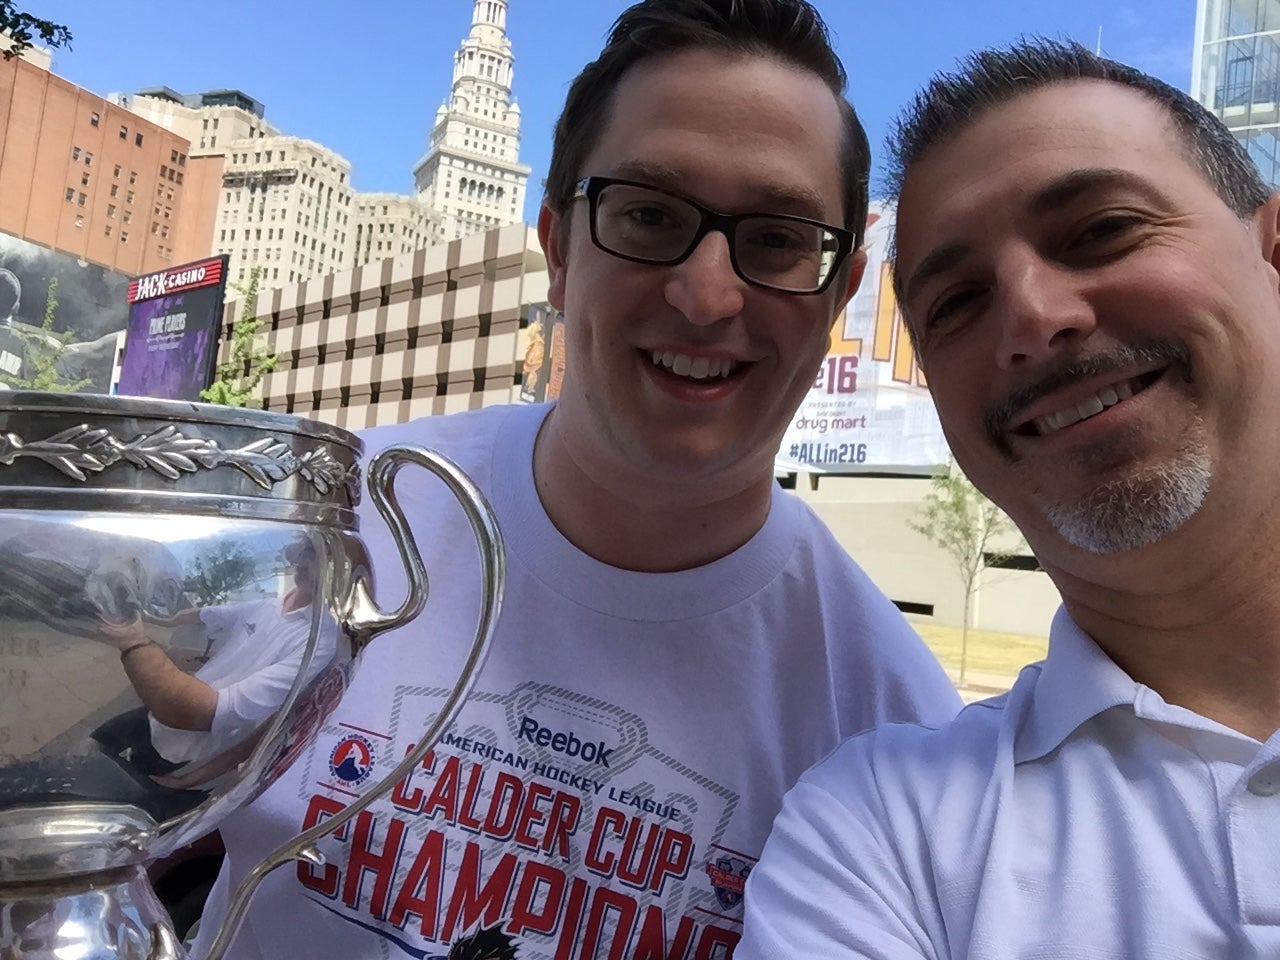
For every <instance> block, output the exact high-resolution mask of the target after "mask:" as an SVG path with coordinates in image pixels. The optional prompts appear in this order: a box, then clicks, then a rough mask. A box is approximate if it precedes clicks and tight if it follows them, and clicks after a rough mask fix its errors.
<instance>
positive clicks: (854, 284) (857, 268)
mask: <svg viewBox="0 0 1280 960" xmlns="http://www.w3.org/2000/svg"><path fill="white" fill-rule="evenodd" d="M866 272H867V251H866V250H864V249H861V248H859V249H857V250H855V251H853V253H851V254H849V280H848V283H847V284H846V285H845V288H844V290H843V291H841V293H840V296H839V299H838V300H837V301H836V312H835V316H837V317H838V316H840V314H841V313H842V312H843V311H844V308H845V307H847V306H848V305H849V301H850V300H852V299H853V295H854V294H855V293H857V292H858V287H860V286H861V285H862V277H863V274H865V273H866Z"/></svg>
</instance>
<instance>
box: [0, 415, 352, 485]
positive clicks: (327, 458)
mask: <svg viewBox="0 0 1280 960" xmlns="http://www.w3.org/2000/svg"><path fill="white" fill-rule="evenodd" d="M24 457H26V458H32V459H36V460H41V461H43V462H45V463H47V464H49V465H50V466H51V467H54V468H55V469H57V470H59V471H61V472H62V473H64V474H66V475H67V476H69V477H71V478H72V479H75V480H80V481H84V480H87V479H88V476H89V474H91V473H101V472H102V471H103V470H105V469H106V468H107V467H110V466H112V465H113V464H115V463H118V462H120V461H121V460H123V461H125V462H127V463H131V464H132V465H133V466H134V467H135V468H137V469H138V470H151V471H154V472H155V473H158V474H159V475H160V476H162V477H165V478H166V479H168V480H178V479H180V478H181V477H182V475H183V474H190V473H196V472H198V471H200V470H212V469H215V468H217V467H223V466H227V467H234V468H235V469H237V470H239V471H240V472H241V473H243V474H244V475H245V476H247V477H248V478H249V479H251V480H252V481H253V482H254V483H256V484H257V485H258V486H260V487H262V488H263V489H264V490H270V489H271V488H272V487H273V486H274V485H275V484H277V483H279V482H281V481H282V480H287V479H288V478H289V477H292V476H294V475H295V474H296V475H297V476H299V477H300V478H302V480H304V481H305V482H307V483H309V484H310V485H311V486H312V487H314V488H315V489H316V491H317V492H319V493H320V494H322V495H324V494H328V493H329V492H330V491H331V490H333V489H335V488H336V487H339V486H342V487H344V488H345V489H346V490H347V492H348V493H349V494H351V495H352V503H354V502H355V501H356V500H357V499H358V497H359V492H360V482H359V469H358V468H357V467H354V466H353V467H351V468H350V469H348V468H346V467H344V466H343V465H342V464H341V463H340V462H339V461H338V460H336V459H335V458H334V457H333V455H332V454H330V453H329V451H327V450H325V449H323V448H318V449H315V450H308V451H307V452H306V453H304V454H303V455H302V456H300V457H299V456H297V455H296V454H294V452H293V451H292V450H291V449H290V448H289V445H288V444H287V443H283V442H281V441H280V440H277V439H276V438H274V437H263V438H262V439H261V440H255V441H254V442H253V443H250V444H248V445H246V446H243V447H240V448H238V449H235V450H224V449H223V448H222V447H220V446H219V445H218V443H217V442H216V441H214V440H206V439H202V438H198V437H187V436H184V435H183V434H182V433H181V432H180V431H179V430H178V428H177V426H175V425H174V424H167V425H166V426H163V427H161V428H160V429H159V430H156V431H154V432H152V433H148V434H140V435H139V436H137V437H134V438H133V439H132V440H130V441H128V442H125V441H123V440H121V439H120V438H119V437H117V436H115V435H113V434H112V433H111V431H110V430H107V429H105V428H102V427H90V426H88V425H87V424H81V425H79V426H76V427H71V428H70V429H67V430H63V431H61V432H59V433H56V434H54V435H53V436H51V437H48V438H46V439H44V440H37V441H33V442H27V441H26V440H24V439H23V438H22V437H20V436H19V435H18V434H16V433H3V434H0V467H7V466H10V465H12V464H13V463H14V462H15V461H17V460H19V459H22V458H24Z"/></svg>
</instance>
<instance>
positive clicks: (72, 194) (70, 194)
mask: <svg viewBox="0 0 1280 960" xmlns="http://www.w3.org/2000/svg"><path fill="white" fill-rule="evenodd" d="M75 198H76V188H75V187H67V203H70V202H71V201H72V200H74V199H75Z"/></svg>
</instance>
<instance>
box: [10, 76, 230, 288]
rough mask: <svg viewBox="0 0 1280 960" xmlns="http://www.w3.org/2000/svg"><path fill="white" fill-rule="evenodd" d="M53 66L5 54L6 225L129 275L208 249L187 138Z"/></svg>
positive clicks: (201, 174) (198, 179) (200, 175)
mask: <svg viewBox="0 0 1280 960" xmlns="http://www.w3.org/2000/svg"><path fill="white" fill-rule="evenodd" d="M48 66H49V59H48V58H47V57H43V58H42V57H39V56H32V57H30V58H27V57H14V58H12V59H9V60H5V59H3V58H0V197H3V198H4V200H3V202H0V231H3V232H5V233H8V234H11V235H13V236H15V237H19V238H21V239H24V240H30V241H32V242H34V243H38V244H41V245H43V246H46V247H50V248H52V249H54V250H61V251H64V252H66V253H71V254H74V255H76V256H77V257H80V258H81V259H83V260H85V261H88V262H91V263H96V264H99V265H101V266H104V267H107V268H109V269H111V270H119V271H121V272H124V273H130V274H140V273H147V272H150V271H154V270H162V269H164V268H165V267H169V266H172V265H173V264H176V263H182V262H183V261H184V260H187V259H194V258H196V257H199V256H202V255H205V254H207V253H208V248H207V245H205V246H202V240H203V238H201V237H199V236H197V234H198V232H199V231H198V229H196V228H194V227H193V226H192V225H193V224H194V223H196V222H197V221H198V220H199V215H198V214H199V212H198V211H197V210H196V209H195V208H196V207H198V206H199V205H200V200H199V198H198V197H197V196H196V195H195V194H198V193H199V189H198V185H199V184H203V183H204V181H205V177H204V170H203V168H201V170H200V171H199V172H198V173H197V172H196V171H195V169H194V167H195V165H194V164H193V162H192V161H191V160H190V159H189V153H190V149H191V147H190V143H189V141H188V140H187V139H186V138H185V137H182V136H180V135H178V134H176V133H173V132H171V131H169V130H167V129H165V128H164V127H161V126H157V125H156V124H154V123H151V122H149V121H147V120H144V119H142V118H141V117H138V116H137V115H135V114H133V113H130V112H129V111H128V110H125V109H123V108H122V107H120V106H118V105H117V104H115V103H113V102H111V101H109V100H107V99H104V98H103V97H100V96H97V95H96V94H93V93H90V92H89V91H88V90H85V89H83V88H81V87H78V86H76V85H75V84H73V83H71V82H70V81H68V80H64V79H62V78H61V77H58V76H56V75H54V74H53V73H50V71H49V69H48ZM193 173H195V174H196V175H195V178H194V181H193V179H192V176H193ZM193 187H197V189H195V190H193ZM206 242H207V241H206Z"/></svg>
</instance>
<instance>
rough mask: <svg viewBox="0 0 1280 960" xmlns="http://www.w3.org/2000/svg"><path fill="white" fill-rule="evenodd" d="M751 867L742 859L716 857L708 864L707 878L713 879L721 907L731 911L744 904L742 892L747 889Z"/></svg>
mask: <svg viewBox="0 0 1280 960" xmlns="http://www.w3.org/2000/svg"><path fill="white" fill-rule="evenodd" d="M751 866H752V865H751V864H749V863H747V861H745V860H743V859H741V858H740V857H716V859H715V860H714V861H713V862H712V863H708V864H707V876H708V877H710V878H711V886H712V887H714V888H715V891H716V899H717V900H719V901H720V906H722V907H724V908H725V909H726V910H730V909H732V908H733V907H736V906H737V905H738V904H740V903H741V902H742V891H743V890H745V889H746V886H747V875H748V874H750V873H751Z"/></svg>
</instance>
